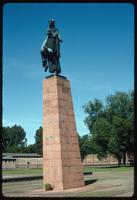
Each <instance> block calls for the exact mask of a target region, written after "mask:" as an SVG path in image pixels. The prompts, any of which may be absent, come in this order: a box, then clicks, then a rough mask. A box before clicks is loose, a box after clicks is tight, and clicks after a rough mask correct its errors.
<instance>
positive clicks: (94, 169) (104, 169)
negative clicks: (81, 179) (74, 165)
mask: <svg viewBox="0 0 137 200" xmlns="http://www.w3.org/2000/svg"><path fill="white" fill-rule="evenodd" d="M133 169H134V167H129V166H128V167H127V166H126V167H117V166H113V167H90V166H85V167H84V169H83V170H84V172H124V171H130V170H133Z"/></svg>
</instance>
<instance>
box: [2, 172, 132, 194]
mask: <svg viewBox="0 0 137 200" xmlns="http://www.w3.org/2000/svg"><path fill="white" fill-rule="evenodd" d="M85 180H86V184H87V185H86V186H85V187H82V188H76V189H69V190H64V191H48V192H45V191H44V190H43V184H42V180H31V181H22V182H12V183H10V182H8V183H3V184H2V190H3V195H4V196H7V197H25V196H26V197H31V196H33V197H67V196H68V197H69V196H70V197H127V196H132V195H133V190H134V173H133V171H127V172H113V173H108V172H94V174H93V175H88V176H85Z"/></svg>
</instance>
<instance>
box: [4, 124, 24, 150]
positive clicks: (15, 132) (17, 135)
mask: <svg viewBox="0 0 137 200" xmlns="http://www.w3.org/2000/svg"><path fill="white" fill-rule="evenodd" d="M26 142H27V139H26V133H25V131H24V129H23V128H22V127H21V126H17V125H14V126H12V127H3V137H2V144H3V152H8V153H18V152H22V151H23V150H24V148H25V147H26Z"/></svg>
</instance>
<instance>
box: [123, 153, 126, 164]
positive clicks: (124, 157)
mask: <svg viewBox="0 0 137 200" xmlns="http://www.w3.org/2000/svg"><path fill="white" fill-rule="evenodd" d="M123 166H124V167H125V166H126V153H125V152H124V153H123Z"/></svg>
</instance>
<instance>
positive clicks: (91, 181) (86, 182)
mask: <svg viewBox="0 0 137 200" xmlns="http://www.w3.org/2000/svg"><path fill="white" fill-rule="evenodd" d="M97 180H98V179H93V180H86V181H85V185H89V184H93V183H95V182H96V181H97Z"/></svg>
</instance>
